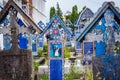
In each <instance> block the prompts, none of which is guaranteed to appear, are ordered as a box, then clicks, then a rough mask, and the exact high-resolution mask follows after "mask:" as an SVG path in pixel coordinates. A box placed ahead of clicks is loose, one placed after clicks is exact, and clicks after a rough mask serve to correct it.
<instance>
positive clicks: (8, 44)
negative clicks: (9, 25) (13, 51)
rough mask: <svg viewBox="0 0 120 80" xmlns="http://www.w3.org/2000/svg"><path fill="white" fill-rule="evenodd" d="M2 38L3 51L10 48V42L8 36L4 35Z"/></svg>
mask: <svg viewBox="0 0 120 80" xmlns="http://www.w3.org/2000/svg"><path fill="white" fill-rule="evenodd" d="M3 38H4V40H3V43H4V49H5V50H9V49H10V48H11V46H10V41H11V39H10V35H8V34H5V35H3Z"/></svg>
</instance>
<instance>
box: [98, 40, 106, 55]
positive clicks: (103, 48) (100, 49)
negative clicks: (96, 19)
mask: <svg viewBox="0 0 120 80" xmlns="http://www.w3.org/2000/svg"><path fill="white" fill-rule="evenodd" d="M105 53H106V45H105V43H104V42H102V41H100V42H96V56H100V55H104V54H105Z"/></svg>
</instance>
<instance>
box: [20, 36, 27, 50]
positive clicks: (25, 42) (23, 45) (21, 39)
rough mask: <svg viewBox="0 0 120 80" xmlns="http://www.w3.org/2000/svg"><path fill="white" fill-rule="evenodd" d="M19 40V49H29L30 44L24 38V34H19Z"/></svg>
mask: <svg viewBox="0 0 120 80" xmlns="http://www.w3.org/2000/svg"><path fill="white" fill-rule="evenodd" d="M18 40H19V47H20V48H21V49H27V44H28V40H27V38H25V37H23V36H22V34H19V37H18Z"/></svg>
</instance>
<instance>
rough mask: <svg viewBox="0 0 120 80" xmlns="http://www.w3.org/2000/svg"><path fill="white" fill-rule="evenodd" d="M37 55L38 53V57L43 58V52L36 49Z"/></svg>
mask: <svg viewBox="0 0 120 80" xmlns="http://www.w3.org/2000/svg"><path fill="white" fill-rule="evenodd" d="M37 53H38V56H39V57H42V56H43V50H41V49H38V52H37Z"/></svg>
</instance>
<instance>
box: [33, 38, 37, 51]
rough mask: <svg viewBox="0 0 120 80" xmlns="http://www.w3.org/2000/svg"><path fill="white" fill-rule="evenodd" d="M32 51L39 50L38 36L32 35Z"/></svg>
mask: <svg viewBox="0 0 120 80" xmlns="http://www.w3.org/2000/svg"><path fill="white" fill-rule="evenodd" d="M32 52H37V45H36V37H35V36H33V37H32Z"/></svg>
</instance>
